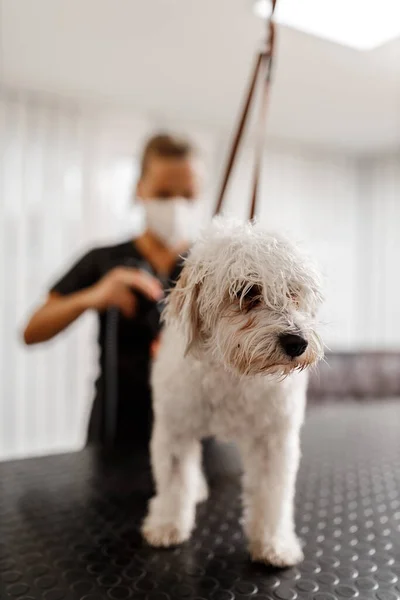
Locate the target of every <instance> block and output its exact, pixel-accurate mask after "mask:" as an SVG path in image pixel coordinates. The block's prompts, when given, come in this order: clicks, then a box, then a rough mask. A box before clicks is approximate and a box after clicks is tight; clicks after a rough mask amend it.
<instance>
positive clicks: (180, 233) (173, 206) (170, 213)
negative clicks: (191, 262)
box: [143, 198, 197, 248]
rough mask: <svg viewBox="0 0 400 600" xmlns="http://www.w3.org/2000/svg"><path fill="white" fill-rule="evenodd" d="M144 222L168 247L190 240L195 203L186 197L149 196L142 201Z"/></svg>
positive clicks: (193, 224) (194, 218) (193, 223)
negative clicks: (159, 197)
mask: <svg viewBox="0 0 400 600" xmlns="http://www.w3.org/2000/svg"><path fill="white" fill-rule="evenodd" d="M143 207H144V211H145V216H146V224H147V227H148V228H149V229H150V231H151V232H152V233H154V235H155V236H157V237H158V239H159V240H160V241H161V242H163V244H165V245H166V246H168V247H169V248H172V247H174V246H176V245H177V244H179V243H180V242H184V241H188V242H189V241H191V240H192V238H193V231H194V226H195V221H196V217H195V214H196V208H197V203H196V202H195V201H193V200H187V199H186V198H168V199H158V198H151V199H149V200H145V201H144V202H143Z"/></svg>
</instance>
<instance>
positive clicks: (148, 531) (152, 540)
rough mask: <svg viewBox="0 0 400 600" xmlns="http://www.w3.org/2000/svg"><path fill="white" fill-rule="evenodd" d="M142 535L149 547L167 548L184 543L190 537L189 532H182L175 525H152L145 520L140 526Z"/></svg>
mask: <svg viewBox="0 0 400 600" xmlns="http://www.w3.org/2000/svg"><path fill="white" fill-rule="evenodd" d="M142 535H143V537H144V539H145V540H146V542H147V543H148V544H150V546H155V547H156V548H169V547H170V546H178V545H179V544H182V543H183V542H186V541H187V540H188V539H189V537H190V532H189V533H188V532H187V531H184V530H183V529H181V528H179V527H178V526H177V525H176V524H175V523H163V524H159V525H153V524H152V523H151V522H149V521H148V520H146V521H145V522H144V523H143V526H142Z"/></svg>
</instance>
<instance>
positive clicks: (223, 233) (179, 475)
mask: <svg viewBox="0 0 400 600" xmlns="http://www.w3.org/2000/svg"><path fill="white" fill-rule="evenodd" d="M320 287H321V286H320V278H319V275H318V272H317V271H316V269H315V268H314V267H313V265H312V264H311V263H310V261H309V260H308V259H307V258H306V257H305V256H303V254H302V253H301V252H300V251H299V249H298V248H296V247H295V246H294V245H292V244H291V243H290V242H288V241H287V240H285V239H283V238H280V237H276V236H272V235H270V234H268V233H267V232H266V231H265V230H263V229H262V228H261V227H260V226H259V225H258V224H257V223H256V224H254V223H246V224H243V223H238V222H235V221H231V220H227V219H222V218H217V219H215V220H214V222H213V224H212V226H211V227H210V228H209V229H208V230H207V232H205V233H204V234H203V236H202V237H201V239H200V240H199V241H197V242H196V243H195V245H194V247H193V249H192V251H191V252H190V255H189V257H188V258H187V260H186V263H185V265H184V268H183V270H182V273H181V277H180V278H179V280H178V282H177V285H176V287H175V288H174V289H173V291H172V292H171V294H170V296H169V299H168V303H167V307H166V309H165V312H164V319H165V324H166V327H165V330H164V333H163V336H162V341H161V347H160V351H159V355H158V357H157V360H156V362H155V364H154V368H153V373H152V385H153V395H154V400H153V401H154V413H155V423H154V431H153V436H152V441H151V456H152V468H153V475H154V478H155V482H156V495H155V497H154V498H153V499H152V500H151V501H150V506H149V513H148V516H147V517H146V519H145V521H144V523H143V527H142V532H143V535H144V537H145V539H146V540H147V541H148V543H149V544H151V545H153V546H165V547H166V546H171V545H175V544H179V543H181V542H184V541H185V540H187V539H188V538H189V537H190V534H191V532H192V529H193V527H194V524H195V512H196V504H197V503H198V502H201V501H203V500H205V499H206V498H207V494H208V491H207V484H206V481H205V478H204V476H203V473H202V467H201V446H200V440H201V439H202V438H204V437H207V436H215V437H216V438H219V439H221V440H229V441H235V442H236V444H237V446H238V448H239V450H240V452H241V456H242V460H243V466H244V475H243V499H244V509H245V512H244V522H245V531H246V533H247V536H248V538H249V544H250V553H251V556H252V558H253V560H256V561H262V562H266V563H269V564H272V565H275V566H278V567H285V566H291V565H294V564H295V563H298V562H299V561H301V559H302V557H303V554H302V549H301V545H300V543H299V540H298V538H297V537H296V533H295V527H294V493H295V482H296V474H297V469H298V464H299V455H300V450H299V433H300V428H301V425H302V422H303V415H304V409H305V402H306V388H307V373H306V372H305V369H306V367H308V366H310V365H312V364H313V363H315V362H316V361H317V360H319V359H320V358H321V357H322V354H323V349H322V344H321V341H320V339H319V337H318V335H317V333H316V330H315V326H316V312H317V308H318V306H319V304H320V302H321V292H320ZM211 508H212V507H210V510H211Z"/></svg>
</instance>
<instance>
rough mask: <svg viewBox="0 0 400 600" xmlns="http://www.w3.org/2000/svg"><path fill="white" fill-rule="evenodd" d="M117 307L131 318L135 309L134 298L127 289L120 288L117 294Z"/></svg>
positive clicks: (125, 315)
mask: <svg viewBox="0 0 400 600" xmlns="http://www.w3.org/2000/svg"><path fill="white" fill-rule="evenodd" d="M118 308H119V309H120V311H121V312H122V314H123V315H124V317H126V318H128V319H129V318H132V317H133V316H134V314H135V310H136V298H135V296H134V295H133V294H132V292H130V291H129V290H127V289H122V290H121V291H120V293H119V295H118Z"/></svg>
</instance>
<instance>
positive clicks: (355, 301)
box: [0, 91, 400, 460]
mask: <svg viewBox="0 0 400 600" xmlns="http://www.w3.org/2000/svg"><path fill="white" fill-rule="evenodd" d="M159 125H160V123H155V124H154V127H153V126H152V123H151V122H149V121H147V120H146V119H143V118H137V117H132V115H130V114H126V115H121V114H119V115H115V114H113V113H111V112H109V113H106V112H101V111H93V110H90V111H89V110H87V109H86V108H84V107H81V106H78V105H76V106H75V105H74V104H71V103H68V102H65V101H64V100H58V101H51V102H50V101H48V100H47V99H46V98H42V97H40V96H29V95H27V94H16V93H6V92H4V91H3V92H1V95H0V144H1V146H0V148H1V154H0V300H1V310H0V337H1V340H2V343H1V344H0V460H1V459H5V458H7V457H11V456H27V455H33V454H42V453H51V452H56V451H62V450H70V449H76V448H79V447H80V446H81V445H82V444H83V443H84V440H85V433H86V422H87V415H88V412H89V408H90V400H91V394H92V382H93V379H94V377H95V374H96V352H97V349H96V343H95V335H96V327H95V325H96V323H95V317H94V316H93V315H85V316H83V317H82V318H81V319H79V321H78V322H77V323H75V324H74V325H73V326H71V327H70V328H69V329H68V330H67V331H66V332H64V333H63V334H61V335H60V336H58V337H57V338H56V339H54V340H53V341H51V342H49V343H48V344H44V345H42V346H36V347H32V348H29V349H27V348H25V347H24V346H23V345H22V343H21V341H20V330H21V328H22V325H23V324H24V322H25V321H26V319H27V316H28V315H29V313H30V312H31V311H32V309H33V308H34V306H35V305H36V303H37V302H39V301H40V300H41V299H43V298H44V297H45V295H46V293H47V290H48V288H49V286H50V284H51V282H52V281H54V279H55V278H56V277H58V276H59V275H60V274H61V273H62V272H63V271H64V270H65V269H66V268H67V267H68V266H69V264H70V263H71V262H72V261H73V260H75V259H76V258H77V257H78V256H80V255H81V254H82V253H83V252H84V251H86V250H87V249H88V248H89V247H92V246H93V245H95V244H98V245H100V244H104V243H113V242H117V241H119V240H120V239H121V238H122V239H124V236H126V237H128V235H130V234H131V233H132V232H134V231H135V228H136V227H139V225H140V223H139V221H138V220H137V213H135V211H132V209H131V206H132V204H131V203H132V185H133V184H134V181H135V177H136V176H137V169H138V166H137V152H138V150H139V149H140V147H141V145H142V143H143V141H144V139H145V137H146V136H147V135H148V134H149V133H150V132H152V131H153V130H154V129H155V128H159ZM161 125H164V124H161ZM173 125H174V124H171V129H172V130H174V129H175V128H174V126H173ZM161 129H163V127H161ZM180 129H181V130H184V129H185V130H186V131H187V132H188V134H189V135H192V137H194V139H195V140H197V141H198V143H199V145H200V147H201V148H203V149H204V152H205V156H206V161H207V160H208V165H207V166H208V170H209V173H210V177H209V178H208V190H207V194H208V197H207V198H206V200H207V201H206V203H205V204H206V205H207V206H208V208H209V207H210V206H212V205H213V201H214V194H213V190H214V189H215V187H216V184H217V183H218V182H217V176H216V175H217V174H218V173H219V172H220V169H221V166H222V163H223V161H224V156H222V160H221V156H220V152H217V150H218V149H220V148H221V144H220V142H221V140H220V139H218V136H217V135H216V134H210V133H209V132H206V131H204V132H202V131H201V130H199V129H198V128H197V127H196V128H194V127H192V126H190V125H188V126H187V128H183V127H182V125H180ZM251 158H252V151H250V150H246V148H245V149H244V151H243V153H242V156H241V157H240V159H239V161H238V165H237V168H236V170H235V172H234V177H233V181H232V185H231V188H230V190H229V196H228V209H229V211H230V212H233V213H234V214H236V215H237V216H244V215H245V210H246V208H245V207H247V203H248V202H249V196H250V178H251ZM399 189H400V161H399V157H394V156H393V157H388V158H381V159H377V160H374V161H371V162H369V163H368V164H365V163H363V162H359V161H357V160H355V159H354V160H349V159H346V158H338V157H335V156H330V155H319V154H316V153H312V152H306V151H303V150H299V149H291V150H288V149H287V148H284V149H280V150H278V149H271V147H269V149H268V151H267V153H266V156H265V161H264V171H263V180H262V193H261V201H260V211H259V218H260V220H261V221H262V222H263V223H265V225H266V226H267V227H268V228H269V229H272V230H285V231H287V232H289V233H292V234H293V235H294V236H295V237H296V238H297V239H299V240H303V241H304V242H305V243H306V246H308V247H309V248H310V250H311V252H312V253H313V254H314V255H315V257H316V259H317V260H318V261H319V262H320V264H321V265H322V268H323V270H324V272H325V274H326V279H327V294H326V295H327V303H326V307H325V312H324V314H323V319H324V321H325V322H326V324H327V325H326V327H325V339H326V341H327V343H328V345H329V346H330V347H331V348H333V349H339V350H340V349H352V348H371V347H372V348H377V347H378V348H385V347H390V348H393V347H394V348H398V347H399V345H400V318H399V314H398V312H399V309H398V302H397V297H398V293H399V283H398V277H397V257H398V256H399V250H400V241H399V240H400V236H399V235H398V227H399V225H398V224H399V222H400V219H399V217H400V203H399ZM206 196H207V195H206ZM206 212H207V211H206Z"/></svg>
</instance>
